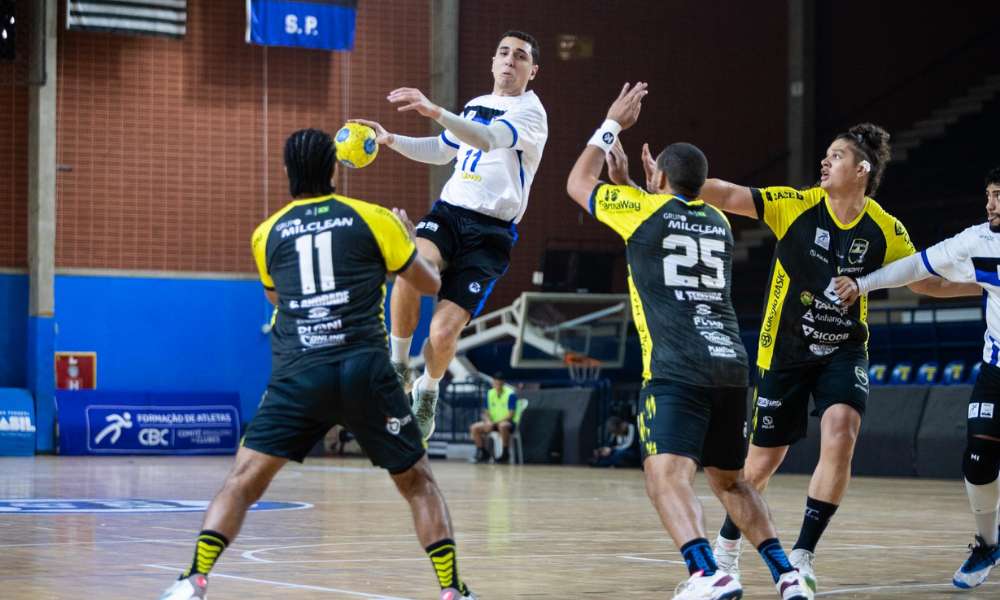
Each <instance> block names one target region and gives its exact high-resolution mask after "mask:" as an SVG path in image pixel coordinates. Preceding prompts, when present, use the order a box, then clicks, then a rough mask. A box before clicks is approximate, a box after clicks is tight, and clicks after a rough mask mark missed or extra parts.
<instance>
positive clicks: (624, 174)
mask: <svg viewBox="0 0 1000 600" xmlns="http://www.w3.org/2000/svg"><path fill="white" fill-rule="evenodd" d="M604 160H605V161H606V162H607V163H608V178H609V179H611V182H612V183H614V184H615V185H632V182H631V180H629V177H628V156H627V155H626V154H625V149H624V148H622V143H621V140H615V145H614V146H612V147H611V152H608V155H607V156H605V157H604Z"/></svg>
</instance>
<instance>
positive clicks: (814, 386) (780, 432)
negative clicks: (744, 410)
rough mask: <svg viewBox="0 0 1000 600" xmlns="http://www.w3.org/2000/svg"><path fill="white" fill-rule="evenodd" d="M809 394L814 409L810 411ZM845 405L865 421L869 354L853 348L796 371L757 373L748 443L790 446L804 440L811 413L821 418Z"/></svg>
mask: <svg viewBox="0 0 1000 600" xmlns="http://www.w3.org/2000/svg"><path fill="white" fill-rule="evenodd" d="M809 394H812V397H813V403H814V404H815V405H816V409H815V410H814V411H812V413H810V412H809ZM835 404H846V405H848V406H850V407H852V408H854V409H855V410H856V411H858V413H859V414H860V415H861V416H862V417H864V416H865V409H866V408H867V407H868V354H867V352H865V350H864V349H863V348H859V349H857V350H849V351H846V352H843V353H841V354H839V355H838V356H836V357H834V358H833V359H832V360H830V361H826V362H822V363H818V364H815V365H805V366H800V367H795V368H793V369H758V370H757V385H756V387H755V388H754V394H753V420H752V424H753V427H752V431H751V433H750V443H751V444H753V445H754V446H760V447H762V448H776V447H780V446H788V445H790V444H794V443H795V442H797V441H799V440H801V439H803V438H804V437H806V428H807V427H808V425H809V415H810V414H812V415H813V416H819V417H822V416H823V413H825V412H826V410H827V409H828V408H830V407H831V406H833V405H835Z"/></svg>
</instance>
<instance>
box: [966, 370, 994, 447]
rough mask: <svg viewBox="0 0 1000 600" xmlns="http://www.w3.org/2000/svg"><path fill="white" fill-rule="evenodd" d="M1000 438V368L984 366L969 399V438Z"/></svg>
mask: <svg viewBox="0 0 1000 600" xmlns="http://www.w3.org/2000/svg"><path fill="white" fill-rule="evenodd" d="M975 435H988V436H990V437H993V438H1000V368H997V367H995V366H993V365H991V364H983V368H982V370H981V371H979V376H978V377H976V385H975V386H974V387H973V388H972V396H971V397H970V398H969V437H972V436H975Z"/></svg>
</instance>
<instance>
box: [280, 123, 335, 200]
mask: <svg viewBox="0 0 1000 600" xmlns="http://www.w3.org/2000/svg"><path fill="white" fill-rule="evenodd" d="M335 162H337V149H336V147H334V145H333V138H331V137H330V134H328V133H326V132H325V131H322V130H319V129H300V130H299V131H296V132H295V133H293V134H292V135H291V136H290V137H289V138H288V141H287V142H285V168H286V169H288V186H289V188H290V189H291V191H292V198H298V197H299V196H302V195H305V194H320V195H325V194H332V193H333V183H332V182H331V181H330V180H331V179H332V178H333V165H334V163H335Z"/></svg>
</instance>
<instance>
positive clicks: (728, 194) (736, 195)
mask: <svg viewBox="0 0 1000 600" xmlns="http://www.w3.org/2000/svg"><path fill="white" fill-rule="evenodd" d="M701 199H702V200H704V201H705V202H708V203H709V204H711V205H712V206H714V207H715V208H718V209H719V210H721V211H725V212H727V213H732V214H735V215H743V216H744V217H750V218H751V219H756V218H758V215H757V207H756V206H754V203H753V195H752V194H751V193H750V188H748V187H746V186H742V185H736V184H735V183H729V182H728V181H723V180H721V179H709V180H708V181H706V182H705V185H704V186H702V188H701Z"/></svg>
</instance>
